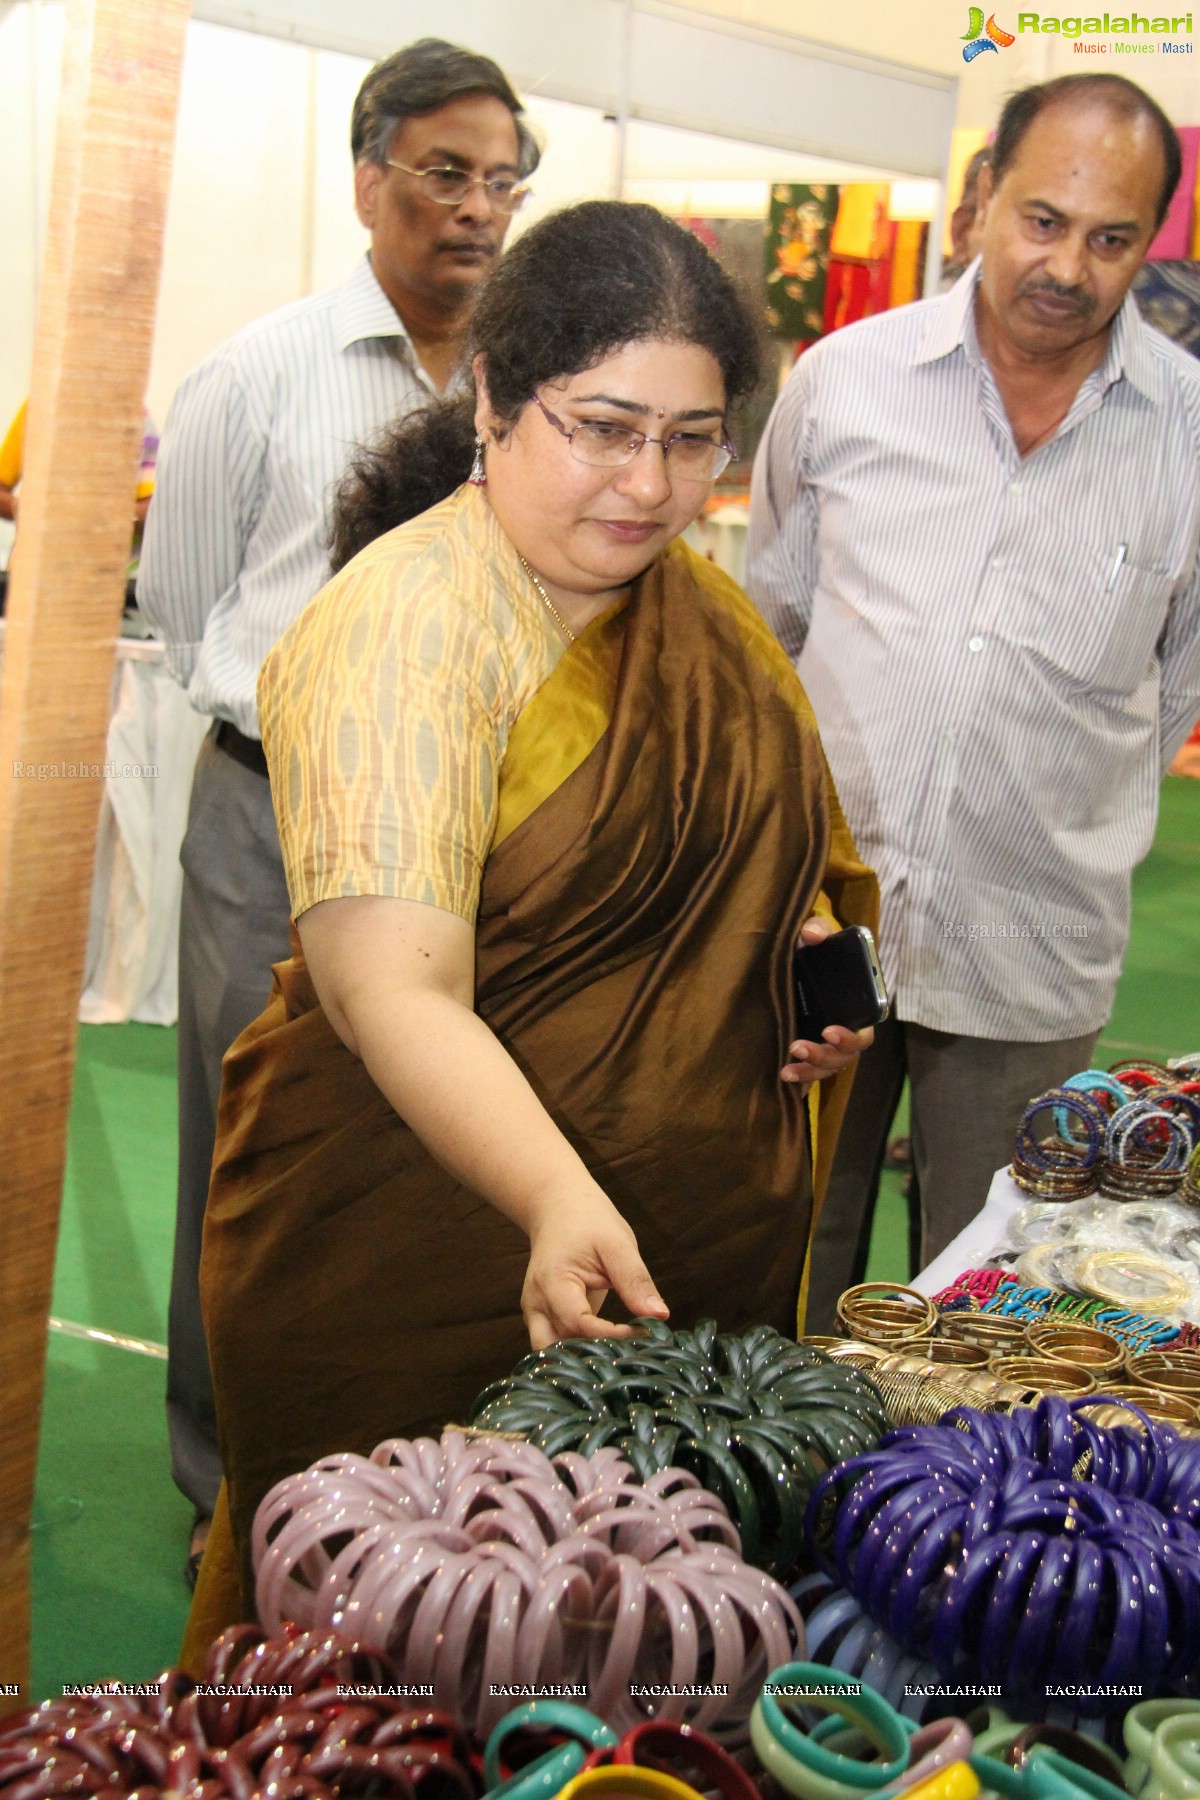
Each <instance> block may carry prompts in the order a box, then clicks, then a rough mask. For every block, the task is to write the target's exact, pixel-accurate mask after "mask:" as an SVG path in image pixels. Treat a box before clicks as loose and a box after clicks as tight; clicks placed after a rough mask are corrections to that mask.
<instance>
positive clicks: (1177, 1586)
mask: <svg viewBox="0 0 1200 1800" xmlns="http://www.w3.org/2000/svg"><path fill="white" fill-rule="evenodd" d="M1088 1405H1089V1403H1088V1402H1086V1401H1085V1402H1080V1401H1074V1402H1068V1401H1065V1400H1063V1399H1061V1398H1058V1397H1057V1396H1047V1397H1046V1398H1045V1399H1043V1400H1042V1401H1041V1402H1039V1404H1038V1406H1037V1407H1036V1409H1026V1408H1021V1409H1019V1410H1018V1412H1016V1413H1014V1414H1012V1415H1009V1416H1004V1415H1002V1414H986V1413H980V1412H977V1411H973V1410H971V1409H968V1408H966V1407H961V1408H957V1409H955V1410H954V1411H953V1412H951V1413H949V1414H948V1415H947V1416H946V1419H945V1420H944V1421H943V1423H942V1424H941V1425H940V1426H910V1427H907V1428H905V1429H902V1430H899V1431H894V1432H891V1433H889V1434H888V1436H887V1437H886V1438H885V1439H884V1440H883V1442H882V1443H881V1444H880V1446H879V1448H878V1449H877V1450H874V1451H870V1452H868V1453H866V1454H865V1455H863V1456H858V1457H855V1458H853V1459H852V1460H851V1461H850V1462H848V1463H845V1464H843V1465H842V1467H840V1468H838V1469H835V1470H831V1471H830V1472H829V1473H828V1474H827V1475H825V1476H824V1477H823V1478H822V1479H821V1481H820V1482H819V1483H818V1484H817V1487H816V1488H815V1489H814V1491H813V1494H812V1497H811V1499H810V1501H809V1506H808V1513H807V1529H808V1532H809V1538H810V1543H811V1545H812V1548H813V1550H814V1553H815V1554H816V1555H817V1556H818V1558H819V1559H820V1561H821V1562H822V1564H823V1566H824V1567H825V1568H826V1570H827V1572H828V1573H829V1574H830V1575H831V1576H832V1575H834V1573H835V1571H836V1576H837V1578H838V1579H839V1580H840V1581H841V1583H842V1584H843V1585H844V1586H845V1587H846V1588H848V1589H849V1591H850V1592H851V1593H852V1594H854V1595H855V1597H856V1598H857V1599H858V1601H859V1602H860V1604H861V1605H862V1606H863V1608H864V1609H865V1611H866V1612H867V1613H868V1614H869V1615H870V1616H871V1617H872V1618H873V1619H875V1620H876V1621H877V1622H878V1623H880V1624H882V1625H884V1626H886V1628H887V1629H888V1631H889V1632H890V1633H891V1635H892V1636H893V1637H894V1638H895V1640H896V1642H897V1643H898V1644H899V1645H900V1647H901V1648H902V1649H903V1650H904V1651H906V1652H907V1653H908V1654H909V1655H912V1656H916V1657H918V1658H920V1659H922V1660H927V1661H930V1662H932V1663H933V1664H934V1665H935V1666H936V1667H937V1668H938V1669H939V1670H940V1671H941V1672H942V1674H943V1676H945V1677H946V1678H947V1679H957V1680H960V1681H978V1682H984V1683H988V1682H997V1683H1000V1684H1002V1686H1003V1687H1004V1689H1005V1691H1006V1692H1008V1693H1013V1694H1034V1693H1037V1692H1039V1691H1042V1692H1044V1687H1045V1684H1046V1683H1047V1682H1063V1683H1076V1684H1085V1685H1090V1686H1093V1687H1094V1688H1097V1689H1104V1688H1105V1687H1112V1686H1117V1687H1119V1686H1121V1685H1122V1684H1124V1685H1129V1684H1133V1683H1141V1684H1142V1687H1143V1691H1146V1690H1147V1689H1149V1690H1150V1691H1151V1692H1158V1691H1162V1690H1163V1689H1164V1688H1169V1687H1171V1686H1173V1685H1174V1684H1177V1683H1186V1682H1187V1681H1189V1680H1194V1679H1195V1676H1196V1667H1197V1662H1198V1660H1200V1537H1198V1536H1197V1532H1196V1528H1195V1527H1196V1521H1197V1519H1198V1518H1200V1439H1195V1438H1187V1439H1185V1438H1182V1437H1180V1436H1178V1435H1177V1434H1176V1433H1174V1432H1173V1431H1171V1430H1169V1429H1168V1428H1166V1427H1163V1426H1159V1425H1156V1424H1154V1423H1153V1422H1152V1421H1151V1420H1149V1419H1148V1418H1146V1417H1145V1416H1144V1415H1142V1417H1141V1419H1140V1428H1138V1429H1134V1428H1131V1427H1116V1428H1114V1429H1111V1430H1109V1429H1105V1428H1104V1427H1102V1426H1099V1425H1096V1424H1095V1423H1093V1422H1092V1420H1091V1419H1090V1418H1089V1416H1088ZM1095 1698H1096V1701H1097V1709H1098V1710H1103V1709H1104V1707H1105V1705H1106V1703H1107V1705H1108V1706H1109V1707H1110V1708H1111V1698H1109V1697H1107V1696H1105V1695H1104V1694H1103V1693H1097V1694H1096V1696H1095Z"/></svg>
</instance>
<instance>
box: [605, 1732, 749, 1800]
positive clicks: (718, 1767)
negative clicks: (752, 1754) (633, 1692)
mask: <svg viewBox="0 0 1200 1800" xmlns="http://www.w3.org/2000/svg"><path fill="white" fill-rule="evenodd" d="M610 1754H611V1756H612V1760H613V1762H614V1763H625V1764H626V1765H628V1764H630V1763H640V1764H642V1765H643V1767H645V1768H648V1769H661V1770H663V1771H664V1773H666V1774H668V1775H673V1774H674V1773H675V1768H674V1766H671V1765H675V1764H678V1763H683V1764H684V1766H685V1767H686V1768H688V1769H694V1770H697V1771H698V1772H699V1774H700V1775H701V1777H702V1778H703V1780H702V1783H697V1786H700V1785H703V1786H704V1787H705V1788H714V1789H715V1790H716V1792H717V1793H718V1794H720V1795H721V1797H722V1800H762V1796H761V1794H760V1793H759V1791H758V1789H757V1788H756V1787H755V1785H754V1783H753V1782H752V1781H751V1779H750V1777H749V1775H747V1773H746V1771H745V1770H744V1769H742V1768H739V1766H738V1764H737V1763H735V1762H734V1760H733V1758H732V1756H730V1755H729V1752H728V1751H727V1750H723V1749H722V1748H721V1746H720V1744H718V1743H715V1742H714V1741H713V1739H712V1738H710V1737H709V1736H708V1734H707V1733H706V1732H703V1731H697V1730H695V1729H694V1727H693V1726H691V1725H676V1724H674V1723H673V1722H672V1721H671V1720H669V1719H648V1720H647V1721H646V1723H645V1724H644V1725H635V1726H634V1727H633V1729H632V1731H627V1732H626V1733H625V1736H624V1737H623V1738H622V1739H621V1741H620V1743H619V1744H618V1745H617V1747H616V1749H615V1750H613V1751H612V1752H611V1753H610Z"/></svg>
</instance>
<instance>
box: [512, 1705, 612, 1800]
mask: <svg viewBox="0 0 1200 1800" xmlns="http://www.w3.org/2000/svg"><path fill="white" fill-rule="evenodd" d="M531 1725H532V1726H539V1725H540V1726H544V1727H545V1728H546V1729H547V1730H549V1731H561V1732H564V1733H565V1734H566V1735H567V1736H568V1737H570V1738H573V1739H574V1742H573V1743H570V1744H557V1745H555V1747H554V1748H553V1749H552V1750H548V1751H547V1753H546V1755H545V1756H539V1757H538V1759H537V1761H536V1762H535V1763H531V1764H530V1766H529V1767H528V1768H527V1769H518V1770H517V1772H516V1774H515V1775H510V1776H509V1778H508V1780H507V1781H505V1782H503V1783H501V1779H500V1750H501V1746H502V1745H503V1743H504V1741H505V1739H506V1738H510V1737H511V1736H512V1735H513V1733H514V1732H515V1731H522V1730H525V1729H527V1728H528V1727H529V1726H531ZM616 1742H617V1737H616V1733H615V1732H613V1731H610V1730H609V1728H608V1726H607V1725H606V1724H605V1723H604V1720H603V1719H598V1718H597V1717H596V1715H595V1713H590V1712H588V1710H587V1708H586V1707H583V1706H572V1705H571V1703H570V1701H569V1700H530V1701H529V1702H528V1704H527V1705H525V1706H516V1707H514V1708H513V1710H512V1712H509V1713H505V1715H504V1717H503V1718H502V1719H501V1720H500V1722H499V1724H498V1725H496V1726H495V1727H494V1728H493V1730H492V1734H491V1736H490V1737H489V1738H488V1741H487V1743H486V1744H485V1745H484V1750H483V1779H484V1784H485V1786H486V1787H487V1788H488V1790H489V1792H490V1791H492V1790H494V1791H495V1792H496V1793H499V1794H503V1795H504V1800H538V1796H539V1795H541V1794H543V1793H546V1792H550V1793H555V1794H556V1793H557V1792H558V1788H560V1787H565V1786H566V1784H567V1782H568V1781H570V1779H571V1777H572V1776H573V1775H578V1773H579V1771H580V1769H582V1767H583V1765H584V1761H585V1760H586V1752H581V1751H580V1745H581V1744H582V1745H586V1746H587V1748H588V1749H590V1750H598V1749H612V1748H613V1747H614V1746H615V1745H616ZM564 1752H568V1753H569V1756H567V1755H564ZM576 1754H578V1761H575V1756H576ZM552 1758H553V1759H558V1760H559V1761H561V1763H562V1765H563V1766H564V1767H565V1766H566V1763H567V1762H568V1761H570V1762H571V1765H572V1766H571V1767H570V1768H569V1769H567V1772H566V1774H565V1775H564V1776H563V1778H562V1780H561V1781H560V1782H559V1783H558V1786H557V1787H554V1788H550V1789H547V1788H546V1787H545V1785H544V1784H545V1780H546V1776H547V1773H548V1770H549V1764H550V1762H551V1759H552ZM535 1777H536V1779H535ZM525 1783H528V1784H529V1785H528V1788H526V1787H525V1785H524V1784H525Z"/></svg>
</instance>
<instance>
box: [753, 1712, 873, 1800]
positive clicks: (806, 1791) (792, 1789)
mask: <svg viewBox="0 0 1200 1800" xmlns="http://www.w3.org/2000/svg"><path fill="white" fill-rule="evenodd" d="M750 1742H751V1744H752V1745H753V1747H754V1754H755V1755H756V1756H757V1758H758V1760H759V1762H760V1763H761V1764H762V1767H763V1768H764V1769H765V1770H766V1772H767V1774H768V1775H770V1776H771V1778H772V1779H773V1780H774V1781H775V1782H776V1783H777V1785H778V1786H779V1787H781V1788H782V1789H783V1791H784V1793H785V1794H791V1795H793V1796H794V1800H863V1795H864V1793H865V1791H866V1790H865V1789H863V1788H860V1787H846V1786H844V1785H843V1784H842V1783H841V1782H840V1781H829V1780H827V1779H826V1777H825V1776H824V1775H818V1773H817V1771H816V1770H815V1769H813V1768H811V1767H809V1766H807V1765H806V1764H804V1763H802V1762H799V1761H798V1760H797V1759H796V1757H794V1756H789V1754H788V1752H787V1751H786V1750H785V1749H784V1747H783V1745H782V1744H781V1743H780V1742H779V1740H778V1739H777V1738H776V1737H774V1736H773V1734H772V1732H771V1728H770V1726H769V1725H768V1724H767V1722H766V1720H765V1719H764V1717H763V1710H762V1702H761V1700H756V1701H755V1703H754V1711H753V1712H752V1713H751V1714H750Z"/></svg>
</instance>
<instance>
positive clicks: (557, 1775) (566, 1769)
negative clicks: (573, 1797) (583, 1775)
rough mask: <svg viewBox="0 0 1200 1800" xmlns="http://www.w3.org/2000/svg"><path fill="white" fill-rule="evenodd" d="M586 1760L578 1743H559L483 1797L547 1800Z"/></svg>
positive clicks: (563, 1786)
mask: <svg viewBox="0 0 1200 1800" xmlns="http://www.w3.org/2000/svg"><path fill="white" fill-rule="evenodd" d="M586 1761H587V1751H586V1750H585V1749H584V1747H583V1745H582V1744H559V1745H558V1746H557V1747H556V1748H555V1749H553V1750H547V1752H546V1754H545V1755H544V1756H539V1757H538V1758H537V1760H536V1762H531V1763H530V1764H529V1765H528V1767H527V1768H524V1769H518V1770H517V1772H516V1774H515V1775H510V1776H509V1777H508V1780H507V1781H502V1782H501V1783H500V1785H499V1787H493V1788H489V1789H488V1794H487V1800H551V1797H552V1796H553V1795H554V1794H557V1793H558V1792H559V1791H560V1789H562V1788H565V1787H566V1785H567V1783H568V1781H571V1780H573V1779H574V1777H575V1776H576V1775H578V1773H579V1771H580V1770H581V1769H582V1767H583V1765H584V1763H585V1762H586Z"/></svg>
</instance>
